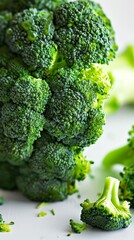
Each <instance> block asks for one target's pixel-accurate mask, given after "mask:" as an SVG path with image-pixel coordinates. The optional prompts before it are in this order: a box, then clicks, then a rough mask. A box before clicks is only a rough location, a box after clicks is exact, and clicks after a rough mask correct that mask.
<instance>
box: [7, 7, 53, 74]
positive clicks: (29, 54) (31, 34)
mask: <svg viewBox="0 0 134 240" xmlns="http://www.w3.org/2000/svg"><path fill="white" fill-rule="evenodd" d="M52 20H53V18H52V14H51V13H50V12H48V11H47V10H42V11H38V10H37V9H32V8H31V9H26V10H24V11H22V12H20V13H17V14H16V15H15V16H14V18H13V20H12V21H11V24H10V28H8V29H7V33H6V42H7V45H9V47H10V49H11V51H12V52H15V53H18V54H19V55H20V56H22V59H23V61H24V62H25V63H26V64H27V65H28V66H30V68H31V69H32V70H35V69H37V68H44V69H49V68H51V66H52V65H53V63H54V61H55V59H56V55H57V46H56V45H55V43H54V42H53V41H52V38H53V34H54V25H53V21H52Z"/></svg>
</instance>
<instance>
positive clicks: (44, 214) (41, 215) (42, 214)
mask: <svg viewBox="0 0 134 240" xmlns="http://www.w3.org/2000/svg"><path fill="white" fill-rule="evenodd" d="M46 215H47V213H46V212H40V213H38V217H45V216H46Z"/></svg>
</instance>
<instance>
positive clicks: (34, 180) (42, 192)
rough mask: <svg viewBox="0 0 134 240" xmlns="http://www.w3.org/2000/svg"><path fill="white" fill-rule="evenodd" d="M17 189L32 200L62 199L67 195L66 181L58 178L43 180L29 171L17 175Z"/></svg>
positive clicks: (52, 200)
mask: <svg viewBox="0 0 134 240" xmlns="http://www.w3.org/2000/svg"><path fill="white" fill-rule="evenodd" d="M17 186H18V188H19V190H20V191H21V192H22V193H23V194H25V195H26V196H27V197H28V198H29V199H31V200H33V201H46V202H55V201H62V200H64V199H66V198H67V196H68V186H67V182H62V181H60V180H57V179H54V180H51V179H50V180H45V179H40V178H39V176H38V175H37V174H35V173H32V172H31V171H30V172H28V173H26V171H25V173H23V174H20V175H19V176H18V177H17Z"/></svg>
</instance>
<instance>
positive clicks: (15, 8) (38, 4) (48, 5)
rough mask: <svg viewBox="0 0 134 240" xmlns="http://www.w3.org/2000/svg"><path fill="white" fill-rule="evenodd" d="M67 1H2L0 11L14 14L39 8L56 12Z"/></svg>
mask: <svg viewBox="0 0 134 240" xmlns="http://www.w3.org/2000/svg"><path fill="white" fill-rule="evenodd" d="M66 1H67V0H28V1H27V0H3V1H0V11H1V10H5V9H8V10H10V11H12V12H13V13H16V12H20V11H22V10H23V9H27V8H33V7H34V8H37V9H39V10H42V9H48V10H50V11H51V10H54V9H55V8H56V7H57V6H59V5H60V4H61V3H64V2H66Z"/></svg>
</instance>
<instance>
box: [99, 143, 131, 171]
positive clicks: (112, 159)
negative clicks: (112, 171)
mask: <svg viewBox="0 0 134 240" xmlns="http://www.w3.org/2000/svg"><path fill="white" fill-rule="evenodd" d="M133 161H134V154H133V151H131V148H130V147H129V145H125V146H123V147H120V148H118V149H116V150H113V151H111V152H110V153H108V154H107V155H106V156H105V158H104V159H103V165H104V166H105V167H106V168H111V167H112V166H113V165H115V164H120V165H124V166H130V165H132V162H133Z"/></svg>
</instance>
